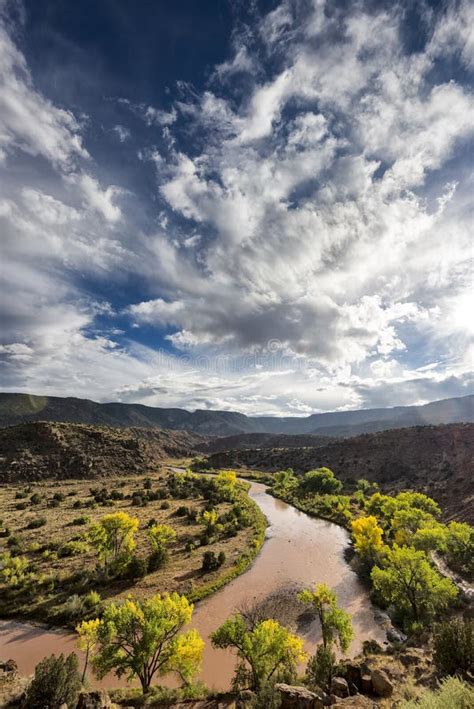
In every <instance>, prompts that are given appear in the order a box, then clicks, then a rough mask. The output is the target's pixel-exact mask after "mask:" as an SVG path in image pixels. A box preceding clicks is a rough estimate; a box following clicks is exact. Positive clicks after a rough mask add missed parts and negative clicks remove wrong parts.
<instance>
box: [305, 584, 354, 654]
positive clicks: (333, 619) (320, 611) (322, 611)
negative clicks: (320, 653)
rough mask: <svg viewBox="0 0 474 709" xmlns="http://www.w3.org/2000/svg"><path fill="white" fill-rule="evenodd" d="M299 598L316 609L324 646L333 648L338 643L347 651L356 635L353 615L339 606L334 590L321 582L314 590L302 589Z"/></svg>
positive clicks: (343, 650)
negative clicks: (353, 626)
mask: <svg viewBox="0 0 474 709" xmlns="http://www.w3.org/2000/svg"><path fill="white" fill-rule="evenodd" d="M298 599H299V600H300V601H301V602H302V603H305V604H307V605H309V606H311V607H312V608H313V609H314V610H315V611H316V614H317V616H318V618H319V622H320V623H321V632H322V636H323V645H324V647H325V648H329V649H331V647H332V645H333V644H334V643H336V644H338V645H339V647H340V648H341V650H342V652H346V651H347V650H348V648H349V645H350V644H351V642H352V639H353V637H354V630H353V628H352V620H351V616H350V615H349V613H347V612H346V611H345V610H343V609H342V608H339V606H338V605H337V596H336V594H335V593H334V591H332V590H331V589H330V588H329V586H326V584H324V583H319V584H317V586H316V588H315V589H314V591H312V590H311V589H305V590H304V591H301V593H299V594H298Z"/></svg>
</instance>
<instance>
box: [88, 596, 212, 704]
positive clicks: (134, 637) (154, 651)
mask: <svg viewBox="0 0 474 709" xmlns="http://www.w3.org/2000/svg"><path fill="white" fill-rule="evenodd" d="M192 613H193V605H192V604H191V603H189V601H188V599H187V598H186V596H180V595H178V594H177V593H171V594H167V593H165V594H163V595H160V594H158V595H156V596H153V597H152V598H147V599H145V600H133V599H131V598H128V599H126V600H125V601H123V602H122V603H120V604H116V603H111V604H110V605H108V606H107V607H106V609H105V611H104V614H103V617H102V620H101V621H100V624H99V627H98V631H97V645H98V649H97V652H96V654H95V656H94V658H93V660H92V664H93V667H94V671H95V673H96V675H97V677H98V678H99V679H100V678H102V677H104V676H105V675H106V674H108V672H110V671H112V670H113V671H115V674H116V675H117V677H122V676H123V675H125V676H127V677H128V679H132V678H133V677H138V679H139V680H140V683H141V686H142V689H143V692H144V693H145V694H146V693H147V692H149V690H150V686H151V682H152V680H153V677H154V676H155V675H156V674H158V675H160V676H163V675H165V674H167V673H168V672H175V673H176V674H178V675H179V677H181V679H182V681H183V682H186V683H187V682H189V681H190V680H191V679H192V678H193V676H194V675H195V674H196V673H197V672H198V671H199V669H200V666H201V659H202V651H203V648H204V641H203V640H202V638H201V636H200V635H199V633H198V632H197V631H196V630H189V631H188V632H187V633H183V634H180V631H181V629H182V627H183V626H184V625H187V623H189V621H190V620H191V616H192Z"/></svg>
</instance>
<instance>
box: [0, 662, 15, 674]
mask: <svg viewBox="0 0 474 709" xmlns="http://www.w3.org/2000/svg"><path fill="white" fill-rule="evenodd" d="M0 672H5V673H8V674H15V675H16V674H18V665H17V664H16V662H15V660H0Z"/></svg>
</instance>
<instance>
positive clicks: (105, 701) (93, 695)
mask: <svg viewBox="0 0 474 709" xmlns="http://www.w3.org/2000/svg"><path fill="white" fill-rule="evenodd" d="M115 706H116V705H115V704H114V703H113V702H112V700H111V698H110V697H109V695H108V694H107V692H106V691H105V689H98V690H96V691H94V692H81V694H80V695H79V699H78V702H77V709H113V707H115Z"/></svg>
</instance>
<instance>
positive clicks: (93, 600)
mask: <svg viewBox="0 0 474 709" xmlns="http://www.w3.org/2000/svg"><path fill="white" fill-rule="evenodd" d="M101 601H102V599H101V597H100V593H97V591H89V593H87V594H86V595H85V596H84V598H83V601H82V605H83V606H84V608H85V609H86V610H92V608H95V607H96V606H98V605H100V603H101Z"/></svg>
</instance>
